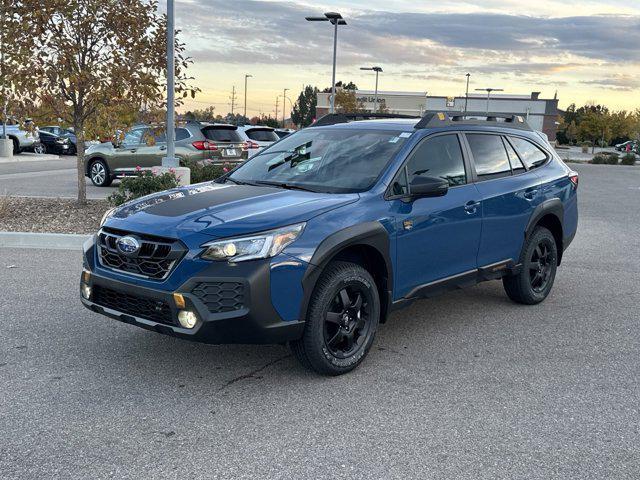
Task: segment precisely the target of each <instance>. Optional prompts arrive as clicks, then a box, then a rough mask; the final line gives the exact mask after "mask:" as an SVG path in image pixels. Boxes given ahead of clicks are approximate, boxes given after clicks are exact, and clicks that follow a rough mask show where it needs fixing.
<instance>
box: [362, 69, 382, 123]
mask: <svg viewBox="0 0 640 480" xmlns="http://www.w3.org/2000/svg"><path fill="white" fill-rule="evenodd" d="M360 70H369V71H374V72H376V89H375V95H374V100H373V102H374V106H373V112H372V113H376V111H377V110H378V74H379V73H380V72H382V67H360Z"/></svg>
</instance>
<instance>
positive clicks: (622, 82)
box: [580, 74, 640, 92]
mask: <svg viewBox="0 0 640 480" xmlns="http://www.w3.org/2000/svg"><path fill="white" fill-rule="evenodd" d="M580 83H581V84H582V85H593V86H596V87H601V88H606V89H608V90H619V91H623V92H630V91H632V90H635V89H640V79H639V78H638V77H635V76H631V75H624V74H617V75H613V76H611V77H608V78H602V79H596V80H581V81H580Z"/></svg>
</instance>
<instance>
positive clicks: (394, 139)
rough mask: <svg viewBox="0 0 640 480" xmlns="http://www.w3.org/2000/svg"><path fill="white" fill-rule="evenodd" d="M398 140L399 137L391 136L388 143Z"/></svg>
mask: <svg viewBox="0 0 640 480" xmlns="http://www.w3.org/2000/svg"><path fill="white" fill-rule="evenodd" d="M398 140H400V137H393V138H390V139H389V143H398Z"/></svg>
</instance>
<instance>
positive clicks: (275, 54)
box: [176, 0, 640, 74]
mask: <svg viewBox="0 0 640 480" xmlns="http://www.w3.org/2000/svg"><path fill="white" fill-rule="evenodd" d="M315 10H316V9H315V8H313V7H309V6H307V5H303V4H301V3H298V2H278V1H257V0H234V1H233V2H229V1H227V0H207V1H206V2H205V1H202V2H196V1H193V0H192V1H183V2H180V3H179V4H178V6H177V8H176V11H177V13H178V19H179V23H180V24H181V25H183V26H184V25H188V26H187V27H184V28H183V33H182V38H183V39H185V40H187V45H188V48H189V53H190V54H191V55H192V56H193V57H194V58H195V59H196V60H197V61H199V62H214V63H216V62H220V63H258V64H287V65H314V64H326V63H327V62H328V61H330V60H331V44H332V35H333V31H332V29H331V28H330V25H329V24H326V23H309V22H306V21H305V20H304V17H305V16H306V15H310V14H316V13H319V12H316V11H315ZM347 21H348V23H349V24H348V26H346V27H344V28H341V29H340V31H339V54H340V59H339V60H340V63H341V64H343V65H354V66H355V65H357V64H360V63H370V62H379V63H382V62H386V63H393V64H406V65H434V66H442V65H445V66H446V65H456V64H457V63H459V62H460V61H461V60H462V59H464V58H469V57H472V58H473V57H475V58H481V59H482V58H489V59H491V60H492V61H491V62H490V64H489V66H488V67H487V68H488V69H492V68H496V69H497V70H498V71H507V69H510V71H513V72H516V73H517V72H521V73H538V74H552V73H558V72H560V71H562V70H564V69H567V68H571V65H566V64H564V63H562V62H558V61H557V58H559V57H567V56H571V57H582V58H584V59H590V60H598V61H605V60H606V61H612V62H615V63H619V62H634V63H635V62H640V48H638V45H640V16H628V15H627V16H623V15H595V16H574V17H562V18H544V17H532V16H519V15H507V14H499V13H473V14H469V13H406V12H400V13H398V12H385V11H366V12H365V11H352V12H351V13H350V15H349V17H348V18H347ZM533 56H536V57H542V58H545V59H546V58H549V59H553V60H550V61H548V62H547V61H543V62H537V63H531V62H530V61H529V58H531V57H533ZM506 57H511V59H513V60H515V61H507V62H505V61H504V59H505V58H506ZM493 71H495V70H493Z"/></svg>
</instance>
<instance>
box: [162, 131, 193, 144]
mask: <svg viewBox="0 0 640 480" xmlns="http://www.w3.org/2000/svg"><path fill="white" fill-rule="evenodd" d="M189 137H190V135H189V130H187V129H186V128H176V130H175V141H176V142H177V141H178V140H184V139H185V138H189ZM166 141H167V137H166V135H165V132H164V131H162V132H161V133H160V134H159V135H157V136H156V142H157V143H164V142H166Z"/></svg>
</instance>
